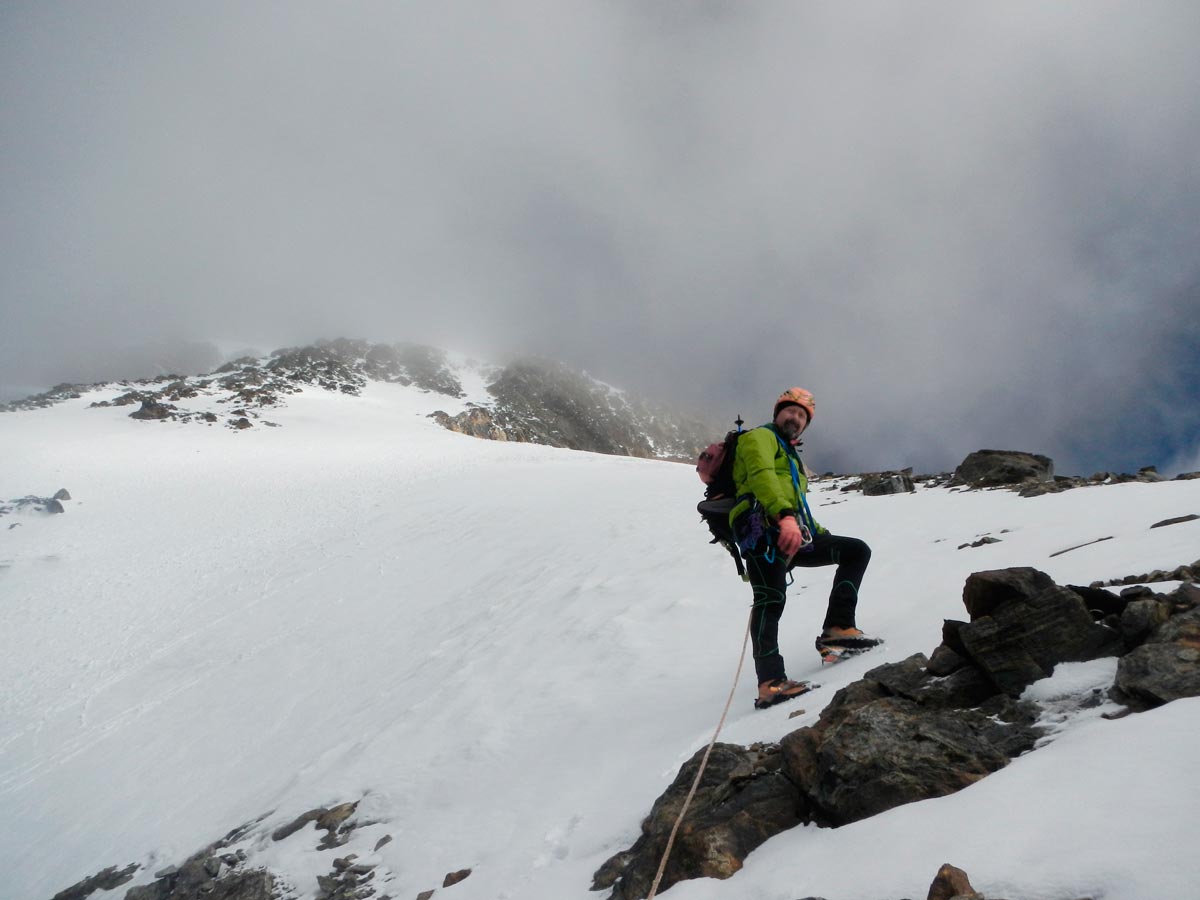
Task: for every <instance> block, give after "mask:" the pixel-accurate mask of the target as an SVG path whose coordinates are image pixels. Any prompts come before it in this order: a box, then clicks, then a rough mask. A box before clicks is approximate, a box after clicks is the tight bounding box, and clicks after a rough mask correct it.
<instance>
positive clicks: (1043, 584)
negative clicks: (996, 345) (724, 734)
mask: <svg viewBox="0 0 1200 900" xmlns="http://www.w3.org/2000/svg"><path fill="white" fill-rule="evenodd" d="M1143 591H1144V593H1143ZM963 604H964V607H965V608H966V610H967V613H968V616H969V617H970V620H969V621H950V620H948V621H946V622H945V623H944V625H943V628H942V641H941V643H940V644H939V645H938V646H937V647H936V648H935V649H934V651H933V652H932V653H931V654H930V656H929V657H928V658H927V657H926V656H925V655H924V654H916V655H914V656H911V657H909V658H908V659H905V660H902V661H900V662H896V663H888V664H885V665H881V666H878V667H877V668H875V669H872V670H871V671H869V672H867V673H866V675H864V676H863V678H862V679H860V680H859V681H857V682H854V683H853V684H850V685H848V686H847V687H845V688H843V689H842V690H840V691H838V692H837V693H836V694H835V695H834V697H833V698H832V700H830V702H829V703H828V705H827V706H826V707H825V709H824V710H823V711H822V712H821V715H820V718H819V719H818V721H817V722H816V723H815V724H814V725H811V726H808V727H805V728H800V729H798V730H796V731H793V732H791V733H790V734H787V735H786V736H784V737H783V738H782V740H781V741H780V743H779V745H778V747H775V746H774V745H755V746H754V747H750V748H742V747H738V746H736V745H731V744H719V745H717V746H716V748H714V751H713V755H712V758H711V759H710V762H709V765H710V766H712V767H713V769H712V771H709V770H708V769H706V770H705V772H704V775H703V778H702V780H701V782H700V785H701V786H700V790H699V791H698V792H697V795H696V798H695V800H694V801H693V805H692V807H691V808H689V810H688V812H687V815H686V817H685V818H684V819H683V821H682V823H681V826H680V830H679V835H680V836H679V838H678V839H677V844H676V849H675V850H673V851H672V854H671V857H670V859H669V860H668V862H667V866H666V869H665V873H664V877H663V882H662V884H663V886H666V885H669V884H673V883H675V882H678V881H681V880H684V879H688V878H698V877H716V878H727V877H729V876H730V875H732V874H733V873H734V872H736V871H737V870H738V869H739V868H740V867H741V865H742V863H743V861H744V859H745V854H746V853H748V852H750V850H752V849H753V848H754V847H756V846H758V845H759V844H761V843H762V842H763V841H765V840H766V839H767V838H769V837H771V836H772V835H773V834H776V833H778V832H780V831H782V830H785V829H787V828H791V827H793V826H794V825H796V824H800V823H813V824H817V825H820V826H828V827H838V826H841V825H845V824H848V823H850V822H856V821H859V820H861V819H864V818H867V817H869V816H873V815H877V814H878V813H881V812H884V811H886V810H889V809H892V808H894V807H896V806H900V805H902V804H906V803H913V802H917V801H920V800H924V799H929V798H933V797H942V796H946V795H948V794H952V793H954V792H955V791H959V790H962V789H963V788H965V787H969V786H970V785H972V784H974V783H975V782H977V781H979V780H980V779H982V778H985V777H986V776H987V775H988V774H990V773H992V772H995V771H997V770H998V769H1000V768H1002V767H1004V766H1005V765H1007V764H1008V762H1009V761H1010V760H1011V759H1013V758H1014V757H1016V756H1019V755H1020V754H1022V753H1026V752H1029V751H1031V750H1033V749H1034V748H1035V745H1036V742H1037V739H1038V737H1039V736H1040V734H1041V732H1040V730H1039V728H1038V725H1037V716H1038V714H1039V708H1038V706H1037V705H1036V704H1034V703H1032V702H1029V701H1023V700H1020V699H1019V697H1020V696H1021V694H1022V693H1023V691H1024V689H1025V687H1027V686H1028V685H1030V684H1032V683H1033V682H1034V681H1036V680H1038V679H1040V678H1043V677H1045V676H1046V675H1049V674H1051V673H1052V672H1053V670H1054V667H1055V666H1056V665H1058V664H1059V663H1062V662H1074V661H1083V660H1089V659H1095V658H1097V657H1100V656H1105V655H1109V656H1114V655H1115V656H1121V657H1122V659H1121V660H1120V663H1119V666H1118V674H1117V677H1116V681H1115V684H1114V685H1113V688H1112V690H1111V695H1112V696H1113V697H1114V698H1116V699H1118V700H1119V702H1122V703H1127V704H1129V705H1130V707H1131V708H1132V709H1145V708H1149V707H1151V706H1156V705H1160V704H1161V703H1165V702H1169V701H1170V700H1173V699H1178V698H1180V697H1190V696H1200V588H1196V587H1194V586H1192V585H1184V586H1183V587H1180V588H1179V589H1178V590H1176V591H1175V592H1173V593H1172V594H1169V595H1157V594H1154V593H1153V592H1150V591H1149V590H1148V589H1141V590H1139V591H1137V592H1129V593H1127V594H1126V593H1123V594H1122V595H1117V594H1113V593H1111V592H1109V591H1105V590H1103V589H1101V588H1082V587H1064V586H1060V585H1057V584H1055V583H1054V581H1053V580H1052V579H1051V578H1050V577H1049V576H1048V575H1046V574H1045V573H1043V572H1040V571H1038V570H1036V569H1032V568H1014V569H1004V570H997V571H990V572H978V573H975V574H974V575H972V576H971V577H970V578H968V579H967V582H966V584H965V585H964V588H963ZM701 756H702V754H700V753H698V754H696V756H694V757H693V758H692V759H691V760H689V761H688V762H687V763H686V764H685V765H684V766H683V767H682V768H681V769H680V771H679V774H678V775H677V776H676V778H675V780H674V782H673V783H672V784H671V786H670V787H669V788H668V789H667V791H666V793H664V794H663V796H662V797H660V798H659V799H658V801H656V802H655V804H654V806H653V808H652V809H651V812H650V815H649V816H647V818H646V820H645V821H644V822H643V823H642V835H641V837H640V838H639V839H638V841H637V842H636V843H634V844H633V846H631V847H630V848H629V849H628V850H624V851H622V852H620V853H618V854H616V855H615V856H613V857H612V858H610V859H609V860H608V861H607V862H606V863H605V864H604V865H603V866H601V868H600V869H599V870H598V871H597V872H596V874H595V877H594V882H593V888H594V889H604V888H611V889H612V893H611V894H610V897H612V898H619V900H635V898H642V897H645V896H646V895H647V893H648V890H649V886H650V884H651V883H652V881H653V878H654V874H655V872H656V871H657V868H658V865H659V863H660V860H661V858H662V854H663V850H664V848H665V845H666V836H667V835H668V834H669V833H670V829H671V827H672V825H673V824H674V822H675V821H676V819H677V818H678V816H679V811H680V809H681V808H682V802H683V797H684V796H685V795H686V793H687V791H688V789H689V787H690V785H691V783H692V782H693V780H694V778H695V774H696V771H697V768H698V766H699V764H700V759H701ZM942 874H944V875H945V877H944V878H941V885H942V886H941V887H940V888H938V890H939V891H940V893H937V894H934V893H932V891H933V889H932V888H931V896H939V897H941V896H946V897H956V896H971V894H958V893H950V894H947V893H945V892H946V891H948V890H951V889H952V888H954V884H955V883H956V882H954V878H953V877H952V873H940V876H939V877H941V875H942ZM964 879H965V875H964ZM938 883H939V882H938V881H937V880H935V885H937V884H938ZM978 896H982V895H978Z"/></svg>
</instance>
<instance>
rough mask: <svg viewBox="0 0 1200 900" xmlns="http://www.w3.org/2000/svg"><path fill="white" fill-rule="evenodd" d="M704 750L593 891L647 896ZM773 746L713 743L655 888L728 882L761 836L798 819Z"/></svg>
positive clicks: (794, 795)
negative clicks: (686, 881) (690, 882)
mask: <svg viewBox="0 0 1200 900" xmlns="http://www.w3.org/2000/svg"><path fill="white" fill-rule="evenodd" d="M703 755H704V750H700V751H698V752H697V753H696V755H695V756H693V757H692V758H691V759H690V760H688V761H687V762H686V763H684V765H683V767H682V768H680V770H679V774H678V775H677V776H676V777H675V780H674V781H673V782H672V783H671V786H670V787H669V788H667V791H666V793H664V794H663V795H662V796H661V797H659V798H658V800H657V801H656V802H655V804H654V806H653V807H652V808H651V810H650V815H648V816H647V817H646V819H645V820H644V821H643V822H642V836H641V837H640V838H638V840H637V842H636V843H635V844H634V845H633V846H632V847H630V848H629V849H628V850H626V851H624V852H623V853H618V854H617V855H616V856H614V857H612V858H611V859H610V860H608V862H606V863H605V864H604V865H603V866H601V867H600V869H599V870H598V871H597V872H596V874H595V876H594V877H593V881H592V890H602V889H604V888H609V887H611V888H613V891H612V893H611V894H610V895H609V896H610V897H613V898H618V900H633V898H641V897H645V896H646V895H647V894H648V893H649V892H650V887H651V885H652V884H653V882H654V876H655V874H656V873H657V871H658V866H659V861H660V860H661V859H662V854H663V850H664V849H665V848H666V845H667V839H668V836H669V835H670V833H671V829H672V827H673V826H674V824H675V821H676V819H677V818H678V816H679V811H680V809H682V808H683V803H684V800H685V798H686V797H687V794H688V792H689V790H690V789H691V785H692V782H693V781H694V780H695V777H696V770H697V769H698V768H699V766H700V760H701V758H702V757H703ZM782 762H783V760H782V756H781V755H780V752H779V748H778V746H772V745H754V746H752V747H749V748H745V747H739V746H737V745H735V744H720V743H719V744H716V745H714V747H713V750H712V753H711V755H710V756H709V760H708V765H707V766H706V767H705V770H704V777H703V778H702V779H701V781H700V786H699V788H698V790H697V792H696V797H695V799H694V800H693V801H692V806H691V810H690V811H689V813H688V817H687V819H686V820H685V822H684V823H683V825H682V826H681V828H680V830H679V833H678V835H677V836H676V839H675V846H674V848H673V850H672V852H671V858H670V860H669V861H668V864H667V867H666V870H665V871H664V872H663V878H662V882H661V883H660V885H659V890H660V891H661V890H665V889H666V888H668V887H669V886H670V885H672V884H675V883H676V882H677V881H682V880H684V879H688V878H704V877H710V878H728V877H729V876H730V875H732V874H733V873H734V872H736V871H737V870H738V869H740V868H741V867H742V860H744V859H745V858H746V855H747V854H749V853H750V851H751V850H753V849H754V848H755V847H757V846H759V845H760V844H762V842H763V841H765V840H766V839H767V838H769V837H771V836H772V835H774V834H777V833H779V832H780V831H783V830H785V829H788V828H791V827H793V826H794V825H798V824H800V823H801V822H802V821H803V818H802V817H801V815H800V810H799V807H800V793H799V791H798V790H797V789H796V787H795V786H794V785H793V784H792V783H791V782H790V781H789V780H788V779H787V778H786V777H785V776H784V775H783V774H781V772H780V768H781V766H782Z"/></svg>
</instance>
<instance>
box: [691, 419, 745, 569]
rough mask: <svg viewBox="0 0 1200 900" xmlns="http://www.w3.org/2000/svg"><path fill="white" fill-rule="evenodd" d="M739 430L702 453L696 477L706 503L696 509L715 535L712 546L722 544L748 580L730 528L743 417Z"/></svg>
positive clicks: (738, 426) (701, 502)
mask: <svg viewBox="0 0 1200 900" xmlns="http://www.w3.org/2000/svg"><path fill="white" fill-rule="evenodd" d="M735 424H736V425H737V430H735V431H730V432H728V433H727V434H726V435H725V438H724V439H723V440H721V441H718V442H716V443H713V444H709V445H708V446H707V447H706V448H704V450H703V451H701V453H700V458H699V460H697V462H696V474H698V475H699V476H700V480H701V481H703V482H704V484H705V489H704V499H703V500H701V501H700V503H698V504H697V505H696V512H698V513H700V518H701V519H703V520H704V524H705V525H707V526H708V531H709V534H711V535H712V540H711V541H709V543H710V544H720V545H721V546H722V547H724V548H725V549H726V550H727V551H728V552H729V555H730V556H732V557H733V562H734V565H736V566H737V571H738V575H740V576H741V577H742V580H743V581H745V580H746V567H745V566H744V565H742V554H741V553H740V552H739V551H738V546H737V538H736V537H735V536H734V534H733V529H732V528H730V527H729V511H730V510H731V509H733V507H734V506H735V505H737V497H736V496H735V494H734V491H735V490H736V488H735V487H734V484H733V460H734V457H735V456H736V454H737V442H738V438H740V437H741V436H742V435H743V434H745V433H746V432H745V431H743V430H742V425H743V424H745V423H744V422H743V421H742V417H741V416H738V417H737V419H736V422H735Z"/></svg>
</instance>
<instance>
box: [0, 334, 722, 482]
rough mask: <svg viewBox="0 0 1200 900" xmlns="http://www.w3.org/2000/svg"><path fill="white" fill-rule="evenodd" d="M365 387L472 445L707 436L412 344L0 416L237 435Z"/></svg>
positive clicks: (559, 385)
mask: <svg viewBox="0 0 1200 900" xmlns="http://www.w3.org/2000/svg"><path fill="white" fill-rule="evenodd" d="M372 382H382V383H386V384H398V385H401V386H403V387H406V388H411V389H412V390H415V391H420V392H422V393H426V394H430V393H432V394H436V395H439V396H441V397H444V398H445V402H444V403H443V406H444V407H445V409H438V410H435V411H434V413H432V414H431V415H434V416H435V417H436V419H437V421H438V422H439V423H440V424H442V425H443V426H445V427H447V428H449V429H451V430H453V431H459V432H463V433H467V434H471V435H473V436H475V437H485V438H491V439H494V440H506V441H517V442H521V443H535V444H546V445H548V446H552V447H566V448H569V449H572V450H590V451H594V452H598V453H608V454H614V455H620V456H637V457H643V458H662V459H694V458H695V457H696V455H697V453H698V452H699V450H700V448H701V447H702V446H705V445H706V444H707V443H708V442H709V441H710V440H711V439H712V433H713V432H714V431H715V429H714V428H710V427H706V426H705V425H703V424H701V423H698V422H695V421H690V420H687V419H685V418H683V417H680V416H678V415H675V414H673V413H671V412H669V411H667V410H665V409H661V408H658V407H656V406H655V405H654V404H652V403H650V402H649V401H646V400H642V399H639V398H636V397H633V396H631V395H630V394H628V393H627V392H625V391H622V390H619V389H617V388H614V387H612V386H611V385H608V384H605V383H603V382H601V381H598V380H596V379H594V378H591V377H590V376H588V375H587V374H586V373H581V372H575V371H573V370H571V369H569V368H568V367H566V366H564V365H562V364H560V363H556V362H552V361H548V360H538V359H523V360H518V361H516V362H512V363H509V364H507V365H497V364H492V363H484V362H479V361H477V360H473V359H470V358H467V357H465V356H462V355H459V354H452V353H448V352H447V351H444V350H441V349H438V348H434V347H429V346H425V345H421V344H409V343H401V344H380V343H372V342H369V341H361V340H348V339H346V338H339V339H337V340H333V341H320V342H318V343H316V344H313V345H311V346H308V347H292V348H285V349H282V350H277V351H275V352H274V353H272V354H271V355H270V356H267V357H257V358H256V357H242V358H239V359H236V360H234V361H232V362H229V363H226V364H225V365H223V366H221V367H220V368H218V369H217V370H215V371H214V372H212V373H209V374H202V375H163V376H159V377H158V378H154V379H145V380H140V381H122V382H111V383H105V384H94V385H71V384H63V385H59V386H57V387H55V388H53V389H52V390H50V391H47V392H46V393H43V394H39V395H36V396H33V397H29V398H26V399H24V400H18V401H14V402H12V403H7V404H2V405H0V412H15V411H19V410H31V409H42V408H46V407H49V406H53V405H55V404H58V403H62V402H65V401H68V400H77V399H81V398H82V397H83V396H84V395H85V394H86V395H88V396H89V397H92V396H93V395H95V396H100V395H104V396H103V397H101V398H100V399H92V402H91V406H92V407H113V406H116V407H126V406H128V407H131V408H132V409H133V411H132V412H131V413H130V415H132V416H133V417H134V418H138V419H142V420H148V421H173V422H181V423H201V424H207V425H216V424H224V425H225V426H226V427H228V428H231V429H234V430H244V429H246V428H251V427H253V426H255V425H266V426H277V425H278V424H279V423H278V422H277V421H276V420H275V417H273V416H272V411H273V410H277V409H279V408H281V407H283V406H286V404H287V402H288V398H289V397H290V396H291V395H293V394H296V393H298V392H299V391H301V390H303V389H304V388H306V387H315V388H320V389H322V390H325V391H330V392H334V393H341V394H347V395H351V396H359V395H360V394H361V393H362V390H363V388H364V387H365V386H366V385H367V384H369V383H372Z"/></svg>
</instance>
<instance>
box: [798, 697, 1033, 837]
mask: <svg viewBox="0 0 1200 900" xmlns="http://www.w3.org/2000/svg"><path fill="white" fill-rule="evenodd" d="M1036 739H1037V731H1036V729H1034V728H1033V727H1032V726H1030V725H1028V724H1025V723H1005V722H1002V721H997V720H996V719H995V718H994V717H992V716H989V715H986V714H984V713H983V712H980V711H975V710H961V709H959V710H948V709H929V708H927V707H922V706H920V705H918V704H916V703H914V702H912V701H909V700H906V699H903V698H901V697H886V698H884V699H881V700H876V701H874V702H871V703H868V704H866V705H865V706H861V707H858V708H856V709H853V710H851V711H849V712H848V713H847V714H846V716H845V718H843V719H841V720H840V721H838V722H837V723H836V724H831V725H829V726H828V727H824V728H822V727H813V728H802V729H799V730H798V731H794V732H792V733H791V734H789V735H787V736H786V737H785V738H784V739H783V741H782V747H783V755H784V771H785V773H786V774H787V775H788V777H789V778H790V779H791V780H792V781H794V782H795V783H796V784H798V785H800V786H801V791H802V793H803V795H804V797H805V798H806V799H807V801H808V802H809V804H811V806H812V808H813V810H814V813H815V815H814V817H815V818H818V819H819V820H823V822H824V823H827V824H830V825H834V826H837V825H845V824H848V823H850V822H857V821H859V820H861V819H865V818H868V817H870V816H873V815H876V814H878V813H881V812H884V811H886V810H889V809H893V808H894V807H897V806H900V805H903V804H905V803H912V802H914V801H917V800H926V799H929V798H931V797H943V796H946V795H948V794H952V793H955V792H956V791H959V790H961V789H962V788H965V787H967V786H969V785H971V784H974V783H975V782H976V781H979V780H980V779H981V778H983V777H985V776H986V775H988V774H990V773H991V772H995V771H996V770H997V769H1000V768H1002V767H1003V766H1005V765H1007V763H1008V761H1009V759H1011V758H1012V757H1013V756H1015V755H1017V754H1018V753H1022V752H1024V751H1025V750H1029V749H1032V747H1033V745H1034V742H1035V741H1036Z"/></svg>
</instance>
